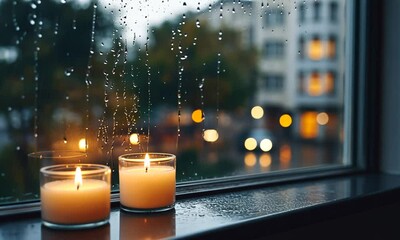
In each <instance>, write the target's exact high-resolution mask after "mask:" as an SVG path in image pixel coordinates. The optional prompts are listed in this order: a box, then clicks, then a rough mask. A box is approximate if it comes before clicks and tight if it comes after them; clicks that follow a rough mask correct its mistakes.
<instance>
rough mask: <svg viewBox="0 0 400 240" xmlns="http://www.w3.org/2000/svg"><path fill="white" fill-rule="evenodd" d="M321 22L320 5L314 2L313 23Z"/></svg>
mask: <svg viewBox="0 0 400 240" xmlns="http://www.w3.org/2000/svg"><path fill="white" fill-rule="evenodd" d="M320 20H321V3H320V2H317V1H316V2H314V21H315V22H319V21H320Z"/></svg>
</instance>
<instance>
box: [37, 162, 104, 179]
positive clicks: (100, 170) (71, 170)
mask: <svg viewBox="0 0 400 240" xmlns="http://www.w3.org/2000/svg"><path fill="white" fill-rule="evenodd" d="M77 167H81V168H85V167H91V168H96V169H91V170H87V169H82V172H81V173H82V176H92V175H98V174H106V173H107V172H111V168H110V167H109V166H106V165H102V164H93V163H71V164H56V165H51V166H46V167H42V168H41V169H40V172H41V173H42V174H47V175H53V176H75V169H76V168H77ZM57 168H61V169H62V168H64V169H66V170H65V171H55V170H54V169H57ZM67 169H68V170H67Z"/></svg>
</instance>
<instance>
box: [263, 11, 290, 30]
mask: <svg viewBox="0 0 400 240" xmlns="http://www.w3.org/2000/svg"><path fill="white" fill-rule="evenodd" d="M284 17H285V14H284V10H283V9H279V8H274V9H271V10H269V11H266V15H265V17H264V19H265V25H266V26H268V27H277V26H282V25H283V24H284V20H285V19H284Z"/></svg>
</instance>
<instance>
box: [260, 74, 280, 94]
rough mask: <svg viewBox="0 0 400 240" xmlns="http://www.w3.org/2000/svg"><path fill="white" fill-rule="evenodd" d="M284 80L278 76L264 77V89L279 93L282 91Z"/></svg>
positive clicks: (269, 75)
mask: <svg viewBox="0 0 400 240" xmlns="http://www.w3.org/2000/svg"><path fill="white" fill-rule="evenodd" d="M283 82H284V78H283V75H280V74H268V75H265V76H264V87H265V89H266V90H267V91H270V92H281V91H282V90H283V84H284V83H283Z"/></svg>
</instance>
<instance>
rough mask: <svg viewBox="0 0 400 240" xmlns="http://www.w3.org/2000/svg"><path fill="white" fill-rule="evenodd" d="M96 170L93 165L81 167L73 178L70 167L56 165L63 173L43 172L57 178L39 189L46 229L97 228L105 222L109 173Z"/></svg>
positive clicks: (107, 216)
mask: <svg viewBox="0 0 400 240" xmlns="http://www.w3.org/2000/svg"><path fill="white" fill-rule="evenodd" d="M97 166H100V169H94V168H93V167H96V166H95V165H94V164H87V165H86V164H82V166H78V167H76V170H75V176H71V167H68V166H63V165H56V167H57V168H64V170H65V171H62V170H59V169H58V170H54V166H53V167H52V168H51V169H49V168H44V170H43V171H42V173H43V172H44V173H46V174H47V175H50V174H51V173H53V174H54V175H57V177H55V176H53V177H52V178H51V180H53V181H51V180H50V181H46V182H45V183H43V184H42V186H41V188H40V198H41V207H42V219H43V221H44V223H45V225H47V226H50V227H52V226H58V227H59V226H63V225H64V226H66V225H71V226H74V225H85V224H89V225H91V224H92V225H95V226H98V225H99V223H101V224H103V223H106V222H108V218H109V215H110V169H109V167H106V166H101V165H97ZM81 168H83V170H81ZM53 170H54V171H53ZM102 170H105V172H104V171H102ZM104 174H105V175H104ZM96 175H97V177H96ZM72 177H74V178H72ZM47 178H49V176H47ZM63 178H64V179H63ZM65 178H67V179H65ZM101 224H100V225H101Z"/></svg>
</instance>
